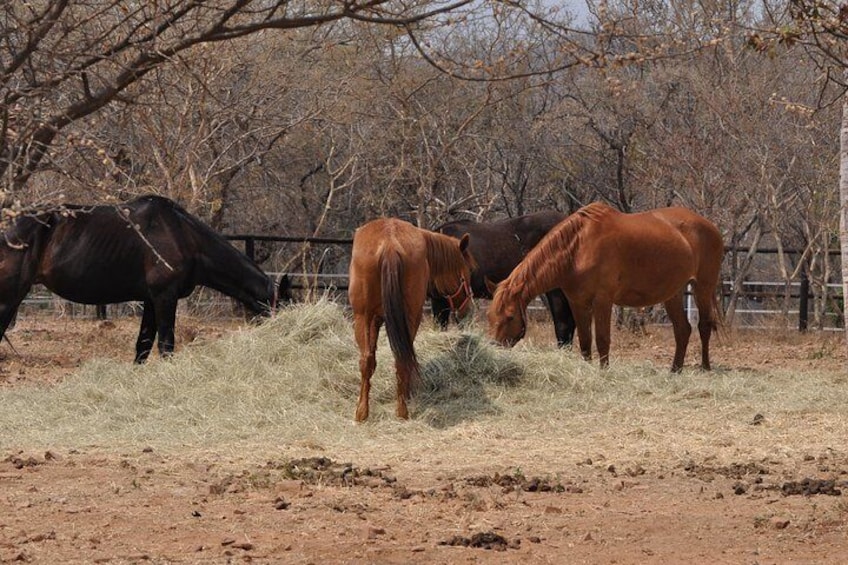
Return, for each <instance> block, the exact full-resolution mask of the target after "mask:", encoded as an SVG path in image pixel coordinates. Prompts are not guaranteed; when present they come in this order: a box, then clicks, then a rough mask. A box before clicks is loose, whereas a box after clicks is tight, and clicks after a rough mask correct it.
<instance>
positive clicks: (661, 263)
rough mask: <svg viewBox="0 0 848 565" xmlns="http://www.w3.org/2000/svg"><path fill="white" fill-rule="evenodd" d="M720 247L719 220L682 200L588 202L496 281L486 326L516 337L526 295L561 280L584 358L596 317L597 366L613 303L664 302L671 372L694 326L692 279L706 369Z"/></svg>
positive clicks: (509, 340)
mask: <svg viewBox="0 0 848 565" xmlns="http://www.w3.org/2000/svg"><path fill="white" fill-rule="evenodd" d="M723 255H724V244H723V242H722V238H721V234H720V233H719V231H718V228H716V226H715V225H714V224H712V223H711V222H710V221H708V220H706V219H705V218H702V217H701V216H699V215H697V214H695V213H694V212H692V211H690V210H687V209H685V208H661V209H658V210H650V211H647V212H642V213H639V214H623V213H621V212H619V211H617V210H615V209H613V208H610V207H609V206H607V205H606V204H601V203H594V204H589V205H588V206H585V207H583V208H581V209H580V210H578V211H577V212H576V213H574V214H573V215H571V216H570V217H569V218H568V219H566V220H565V221H563V222H562V223H561V224H559V225H558V226H557V227H555V228H554V229H553V230H551V231H550V232H548V235H547V236H545V238H544V239H542V241H541V242H539V244H538V245H537V246H536V247H534V248H533V250H532V251H530V253H528V254H527V257H525V258H524V260H523V261H522V262H521V263H520V264H519V265H518V266H517V267H516V268H515V270H513V271H512V273H511V274H510V276H509V278H507V279H506V280H505V281H504V282H503V283H501V284H500V285H499V287H498V289H497V291H496V292H495V296H494V300H493V301H492V304H491V305H490V306H489V327H490V333H491V335H492V337H493V338H494V339H495V340H496V341H498V342H499V343H501V344H504V345H510V346H511V345H514V344H515V343H516V342H517V341H518V340H519V339H521V338H522V337H523V336H524V332H525V329H526V320H527V314H526V308H527V304H528V302H530V300H532V299H533V298H534V297H535V296H536V295H538V294H540V293H542V292H546V291H548V290H550V289H552V288H561V289H562V290H563V292H565V295H566V296H567V297H568V301H569V303H570V304H571V310H572V312H573V313H574V319H575V320H576V322H577V338H578V341H579V343H580V351H581V353H582V354H583V358H584V359H586V360H588V359H590V358H591V355H592V322H594V324H595V340H596V344H597V347H598V355H599V356H600V363H601V367H606V366H607V365H608V364H609V347H610V319H611V317H612V305H613V304H618V305H621V306H634V307H640V306H649V305H652V304H657V303H660V302H662V303H664V304H665V309H666V311H667V312H668V317H669V319H670V320H671V325H672V327H673V328H674V341H675V351H674V361H673V362H672V365H671V370H672V371H674V372H676V371H679V370H680V369H681V368H682V367H683V359H684V357H685V355H686V347H687V345H688V344H689V335H690V334H691V332H692V327H691V325H690V324H689V321H688V320H687V319H686V312H685V310H684V308H683V293H684V291H685V289H686V285H687V283H690V282H691V283H692V284H693V287H694V294H695V303H696V304H697V306H698V315H699V318H700V319H699V321H698V332H699V333H700V335H701V366H702V367H703V368H704V369H707V370H709V368H710V350H709V345H710V335H711V333H712V331H713V330H714V329H715V328H716V326H717V318H716V316H717V315H718V314H719V312H718V305H717V302H716V295H715V291H716V285H717V284H718V280H719V274H720V270H721V260H722V256H723Z"/></svg>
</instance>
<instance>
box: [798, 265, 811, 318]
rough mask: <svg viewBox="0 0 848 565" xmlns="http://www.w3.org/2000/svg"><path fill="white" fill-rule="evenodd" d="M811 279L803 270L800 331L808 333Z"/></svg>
mask: <svg viewBox="0 0 848 565" xmlns="http://www.w3.org/2000/svg"><path fill="white" fill-rule="evenodd" d="M809 298H810V279H808V278H807V271H806V270H801V290H799V291H798V331H799V332H805V331H807V321H808V320H809V307H810V300H809Z"/></svg>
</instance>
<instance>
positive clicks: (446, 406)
mask: <svg viewBox="0 0 848 565" xmlns="http://www.w3.org/2000/svg"><path fill="white" fill-rule="evenodd" d="M613 347H614V348H615V344H614V345H613ZM416 349H417V351H418V355H419V360H420V361H421V365H422V382H421V383H419V387H418V392H417V394H416V396H415V399H414V401H413V403H412V420H410V421H409V422H399V421H397V420H396V419H395V418H394V395H395V384H394V373H393V361H392V358H391V353H390V351H389V348H388V345H387V343H386V342H385V339H384V338H383V339H382V340H381V342H380V345H379V348H378V369H377V374H376V375H375V377H374V379H373V388H372V398H371V414H372V416H371V420H370V421H369V422H368V423H366V424H364V425H356V424H354V422H353V410H354V404H355V401H356V396H357V394H358V386H359V375H358V352H357V351H356V348H355V346H354V344H353V339H352V331H351V324H350V320H349V319H348V318H347V317H346V316H345V314H344V312H343V310H342V309H341V307H339V306H337V305H335V304H333V303H331V302H328V301H325V300H322V301H319V302H318V303H316V304H311V305H298V306H295V307H292V308H290V309H289V310H287V311H285V312H283V313H281V314H279V315H278V316H277V317H275V318H274V319H272V320H270V321H268V322H266V323H264V324H262V325H261V326H258V327H255V328H249V329H243V330H240V331H237V332H235V333H233V334H231V335H228V336H226V337H224V338H222V339H220V340H217V341H214V342H211V343H204V344H201V345H196V346H188V347H185V348H183V349H182V351H181V352H180V353H179V354H178V355H176V356H175V357H174V358H173V359H172V360H169V361H160V360H153V361H152V362H151V363H149V364H148V365H146V366H133V365H130V364H128V363H125V362H118V361H113V360H98V361H94V362H89V363H87V364H85V365H84V366H83V367H82V368H80V369H79V370H78V371H77V372H76V373H75V374H73V375H72V376H71V377H69V378H67V379H65V380H64V381H62V382H61V383H59V384H57V385H53V386H49V387H48V386H21V387H15V388H8V389H3V390H0V447H2V448H4V449H11V448H27V449H29V448H45V449H47V448H56V447H62V448H74V447H85V446H92V445H93V446H99V447H100V448H104V449H124V448H127V447H132V446H147V445H150V446H153V447H156V448H157V449H159V450H164V451H172V452H183V451H186V450H197V451H204V450H236V451H239V452H244V451H245V450H247V449H248V448H249V449H250V450H252V451H251V452H252V453H256V454H257V456H259V457H261V456H262V455H263V454H265V453H269V452H277V453H279V452H280V451H286V450H293V451H298V452H302V451H316V452H319V451H322V450H323V451H326V452H331V453H333V454H334V455H335V456H337V457H350V458H355V459H356V460H357V461H359V462H361V463H366V462H369V461H371V462H386V461H387V460H391V459H392V458H398V459H403V460H405V461H407V462H409V461H415V462H420V463H421V464H422V465H428V466H435V467H438V466H440V465H441V466H450V467H452V468H457V467H464V466H469V467H470V466H476V467H477V468H480V467H481V466H486V465H487V464H491V465H493V466H494V465H497V466H498V467H502V466H503V465H504V464H506V465H516V466H522V467H523V468H527V467H529V466H532V467H535V468H539V469H547V470H551V469H555V468H557V466H558V465H561V464H562V463H563V462H568V463H574V462H575V461H579V460H583V459H585V458H593V459H594V460H598V459H599V458H604V459H607V460H614V461H617V462H621V463H623V462H631V461H634V462H635V461H638V462H640V463H642V464H645V462H650V461H653V462H654V464H657V465H660V466H664V465H671V464H677V463H679V462H680V461H684V460H688V459H690V458H691V459H705V458H712V457H714V458H716V459H717V460H725V461H730V460H734V461H738V460H739V459H748V460H760V459H763V458H785V457H795V456H797V455H799V454H807V453H812V454H816V453H818V452H820V451H823V450H826V449H828V448H829V447H838V446H841V445H842V443H843V442H844V438H845V437H846V435H848V418H846V417H845V416H844V413H845V410H844V407H845V405H846V401H848V387H846V379H845V376H844V375H843V374H841V373H839V374H836V373H828V372H807V373H799V372H797V371H788V370H780V369H776V370H768V371H759V370H757V371H754V370H734V369H728V368H720V369H719V370H716V371H713V372H712V373H702V372H700V371H697V370H695V369H687V370H685V371H684V372H683V374H681V375H671V374H669V373H668V372H667V369H666V367H665V366H663V367H656V366H654V365H653V364H652V363H650V362H627V361H617V362H616V361H615V358H614V362H613V365H612V367H611V369H610V370H608V371H603V372H602V371H599V370H598V369H597V368H596V366H595V365H594V364H588V363H585V362H583V361H582V360H579V359H578V358H577V356H576V355H575V354H574V353H573V352H571V351H562V350H557V349H555V348H552V347H550V346H549V345H537V344H535V343H534V340H529V342H528V343H524V344H519V346H517V347H516V348H514V349H512V350H508V351H507V350H503V349H500V348H497V347H494V346H492V345H491V344H489V343H488V342H487V340H486V339H485V337H484V336H483V333H482V330H481V329H480V328H479V327H471V328H465V329H463V330H462V331H460V330H453V331H450V332H447V333H439V332H436V331H434V330H432V329H431V328H429V327H427V328H423V329H422V332H421V333H420V334H419V337H418V339H417V340H416ZM757 414H761V415H762V416H763V417H764V419H763V420H762V423H759V424H757V425H755V424H754V416H755V415H757Z"/></svg>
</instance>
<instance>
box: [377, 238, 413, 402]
mask: <svg viewBox="0 0 848 565" xmlns="http://www.w3.org/2000/svg"><path fill="white" fill-rule="evenodd" d="M380 279H381V286H382V290H383V297H382V298H383V316H384V319H385V322H386V335H387V336H388V338H389V345H390V346H391V348H392V353H393V354H394V356H395V363H396V364H397V369H398V394H399V395H403V396H404V398H409V395H410V393H411V388H410V387H411V386H412V385H413V384H414V383H415V381H417V380H418V359H417V358H416V356H415V349H413V347H412V341H413V339H412V332H411V331H410V328H409V317H408V316H407V313H406V301H405V300H404V294H403V284H402V281H403V260H402V259H401V257H400V255H399V254H398V253H397V252H396V251H387V252H386V253H385V254H384V255H383V260H382V264H381V266H380ZM403 376H406V379H404V378H403ZM403 380H405V381H406V382H402V381H403Z"/></svg>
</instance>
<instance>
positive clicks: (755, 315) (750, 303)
mask: <svg viewBox="0 0 848 565" xmlns="http://www.w3.org/2000/svg"><path fill="white" fill-rule="evenodd" d="M224 237H226V239H228V240H230V241H232V242H241V243H242V244H243V247H244V252H245V254H246V255H247V256H248V257H250V258H251V259H253V260H256V244H257V243H258V242H267V243H281V244H286V243H289V244H290V243H295V244H312V245H316V246H331V245H336V246H350V245H352V244H353V239H352V238H346V237H312V236H277V235H257V234H233V235H225V236H224ZM749 251H750V250H749V248H747V247H725V252H726V253H738V254H747V253H748V252H749ZM779 251H780V250H778V249H775V248H763V249H756V250H755V253H757V254H762V255H773V254H777V253H778V252H779ZM783 253H784V254H786V255H793V254H795V255H796V256H797V255H800V252H798V251H797V250H783ZM838 254H839V251H838V250H834V251H831V252H829V255H831V256H834V255H836V256H838ZM267 274H268V275H269V276H272V277H275V278H276V277H279V276H281V275H282V274H283V273H281V272H275V271H268V272H267ZM286 274H287V275H288V276H289V278H290V279H291V281H292V285H291V286H292V288H293V289H294V290H296V291H309V292H317V293H319V294H322V293H331V294H333V296H334V298H336V299H341V300H345V299H346V294H347V288H348V275H347V273H308V272H292V271H289V272H287V273H286ZM826 287H827V289H828V298H830V299H832V300H834V301H836V302H838V303H840V304H841V300H842V287H841V285H840V284H828V285H826ZM786 288H787V285H786V283H785V282H776V281H765V280H764V281H745V282H743V283H742V288H740V289H737V292H738V301H737V304H736V309H735V316H736V322H735V324H736V325H738V326H740V327H763V328H765V327H775V322H774V320H776V319H782V320H783V321H782V322H778V323H777V324H778V325H780V324H781V323H782V324H783V325H784V326H785V327H789V326H788V325H787V324H790V323H791V325H792V326H794V323H793V322H791V320H797V328H798V330H800V331H804V330H806V329H808V327H809V325H810V304H811V301H812V300H814V299H816V298H818V299H820V300H821V299H823V297H817V296H816V295H815V294H813V293H812V292H811V288H810V283H809V281H808V280H807V279H806V276H802V277H801V279H800V280H799V281H792V282H791V283H789V287H788V288H789V294H788V296H787V295H786V294H785V290H784V289H786ZM732 291H733V286H732V282H731V281H722V292H721V295H722V303H723V306H724V307H725V308H726V307H727V301H728V299H729V298H730V296H731V293H732ZM686 294H687V300H686V302H685V305H686V309H687V314H688V315H689V317H690V319H691V320H694V319H695V315H696V311H697V310H696V309H695V307H694V301H693V300H692V297H691V294H690V293H689V291H688V290H687V293H686ZM214 295H217V293H214ZM786 298H788V299H789V300H790V301H791V307H789V308H787V307H786V306H785V305H784V304H783V301H784V300H785V299H786ZM204 301H205V303H212V302H214V301H218V302H219V303H220V304H226V298H225V297H223V296H222V295H217V297H215V298H213V297H206V296H204ZM58 303H59V302H58V299H57V297H55V296H53V295H52V294H51V293H50V292H49V291H47V290H46V289H44V288H36V289H34V290H33V291H32V292H31V293H30V295H29V296H28V297H27V299H26V300H25V301H24V304H28V305H31V306H36V307H39V308H41V309H44V308H50V307H51V306H54V305H56V304H58ZM61 308H64V306H62V307H61ZM531 309H533V310H534V311H536V310H539V311H540V310H543V309H544V304H543V302H542V301H541V300H540V299H537V300H536V301H534V303H533V304H532V305H531ZM139 310H140V309H139V308H137V307H129V308H125V309H124V310H123V311H124V312H130V313H135V312H138V311H139ZM661 310H662V308H659V311H661ZM72 312H73V310H72ZM99 314H100V315H102V314H103V309H101V310H100V311H99ZM658 316H659V319H658V320H657V321H658V322H659V323H663V319H662V317H663V316H664V314H663V313H660V314H658ZM824 317H825V318H826V320H824V322H825V323H824V325H823V329H830V330H836V329H841V328H842V326H841V324H842V323H843V320H842V312H841V311H830V312H825V313H824ZM769 320H772V323H771V324H769V323H768V322H769Z"/></svg>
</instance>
